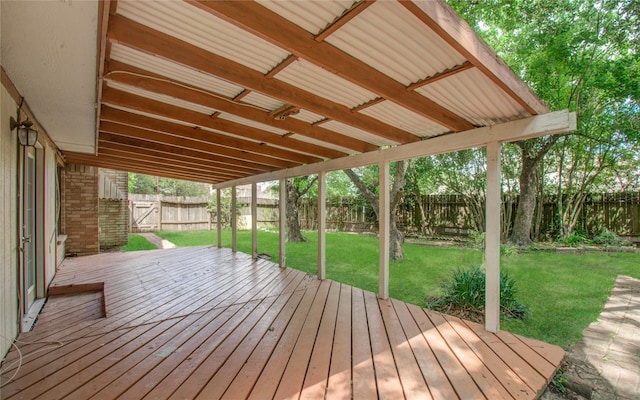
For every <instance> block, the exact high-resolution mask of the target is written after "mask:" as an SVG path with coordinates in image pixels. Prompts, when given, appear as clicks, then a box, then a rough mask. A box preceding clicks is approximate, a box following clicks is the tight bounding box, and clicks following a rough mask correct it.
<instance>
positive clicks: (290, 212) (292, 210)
mask: <svg viewBox="0 0 640 400" xmlns="http://www.w3.org/2000/svg"><path fill="white" fill-rule="evenodd" d="M285 182H286V189H287V196H286V197H287V199H286V201H287V241H288V242H289V243H300V242H306V241H307V239H305V237H304V236H302V232H301V230H300V221H299V219H298V218H299V217H298V200H299V199H300V193H299V192H298V188H297V187H296V185H294V184H293V182H292V181H291V180H289V179H286V180H285Z"/></svg>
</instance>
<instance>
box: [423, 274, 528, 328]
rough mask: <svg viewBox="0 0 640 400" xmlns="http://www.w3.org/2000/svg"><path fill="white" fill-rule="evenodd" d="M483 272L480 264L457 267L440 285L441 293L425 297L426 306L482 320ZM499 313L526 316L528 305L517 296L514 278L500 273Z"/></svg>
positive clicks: (484, 278) (520, 317) (503, 315)
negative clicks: (449, 277) (463, 267)
mask: <svg viewBox="0 0 640 400" xmlns="http://www.w3.org/2000/svg"><path fill="white" fill-rule="evenodd" d="M485 281H486V273H485V271H484V270H482V269H481V268H480V267H472V268H470V269H457V270H455V271H454V272H453V276H452V277H451V279H449V280H447V281H445V282H444V283H443V284H442V286H441V291H442V293H443V295H442V296H440V297H436V298H428V299H427V308H429V309H432V310H436V311H441V312H443V313H446V314H451V315H456V316H458V317H461V318H465V319H470V320H472V321H476V322H482V321H483V320H484V306H485V294H486V291H485ZM500 314H501V316H502V317H503V318H515V319H523V320H524V319H527V318H528V316H529V309H528V308H527V307H526V306H525V305H524V304H522V303H520V302H519V301H518V300H517V299H516V288H515V280H514V279H513V278H512V277H510V276H509V274H508V273H507V272H506V271H502V272H501V273H500Z"/></svg>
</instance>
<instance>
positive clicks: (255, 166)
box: [100, 132, 276, 173]
mask: <svg viewBox="0 0 640 400" xmlns="http://www.w3.org/2000/svg"><path fill="white" fill-rule="evenodd" d="M100 140H103V141H105V142H114V143H121V144H126V145H129V146H133V147H139V148H140V149H141V151H143V149H151V150H155V151H160V152H164V153H167V154H168V159H169V160H170V159H171V154H178V155H182V156H186V157H191V158H195V159H204V160H213V161H217V162H218V163H220V164H228V165H229V167H233V166H240V167H244V168H245V169H246V170H250V171H254V173H258V172H259V171H273V170H275V169H276V168H275V167H272V166H267V165H263V164H259V163H254V162H249V161H244V160H237V159H233V158H230V157H224V156H220V155H215V154H211V153H206V152H202V151H198V150H192V149H185V148H182V147H176V146H171V145H166V144H162V143H157V142H151V141H148V140H141V139H136V138H133V137H128V136H122V135H117V134H113V133H108V132H101V133H100Z"/></svg>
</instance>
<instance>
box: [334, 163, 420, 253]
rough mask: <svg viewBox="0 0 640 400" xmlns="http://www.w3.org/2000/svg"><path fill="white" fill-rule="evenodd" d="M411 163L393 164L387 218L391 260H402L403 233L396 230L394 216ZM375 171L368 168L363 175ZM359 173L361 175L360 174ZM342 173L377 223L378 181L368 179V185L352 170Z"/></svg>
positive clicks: (378, 210) (395, 217) (375, 167)
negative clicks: (369, 207)
mask: <svg viewBox="0 0 640 400" xmlns="http://www.w3.org/2000/svg"><path fill="white" fill-rule="evenodd" d="M410 162H411V161H397V162H395V163H394V167H395V168H394V170H395V172H394V180H393V185H392V187H391V194H390V201H391V204H390V207H389V208H390V210H391V215H390V216H389V217H390V218H389V231H390V233H389V235H390V238H389V256H390V258H391V259H392V260H400V259H403V258H404V250H403V249H402V246H403V244H404V233H403V232H402V231H401V230H400V229H398V224H397V216H396V208H397V206H398V204H399V203H400V200H401V199H402V194H403V191H404V186H405V175H406V173H407V169H408V168H409V164H410ZM375 170H377V166H370V167H369V168H368V169H365V170H364V171H362V172H364V174H363V175H365V174H367V173H368V175H369V176H371V175H372V173H373V172H374V171H375ZM362 172H361V173H362ZM344 173H345V174H347V176H348V177H349V179H351V181H352V182H353V184H354V185H355V186H356V187H357V188H358V190H359V191H360V193H362V195H363V196H364V197H365V199H366V200H367V202H368V203H369V205H370V206H371V208H372V209H373V211H374V212H375V214H376V217H377V218H378V221H379V220H380V200H379V199H380V197H379V195H378V194H377V193H376V188H377V186H378V183H377V182H378V180H377V179H375V180H372V179H369V180H368V182H369V184H367V183H366V181H365V179H363V178H362V177H361V176H360V175H359V174H358V173H357V172H356V171H354V170H353V169H345V170H344Z"/></svg>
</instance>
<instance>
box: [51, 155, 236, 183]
mask: <svg viewBox="0 0 640 400" xmlns="http://www.w3.org/2000/svg"><path fill="white" fill-rule="evenodd" d="M63 154H64V156H65V162H66V163H67V164H83V165H91V166H94V167H102V168H109V169H114V170H117V171H128V172H136V173H141V174H145V175H158V176H164V177H167V178H176V179H183V180H188V181H194V182H206V183H212V184H215V183H220V182H223V181H224V179H220V178H217V177H216V175H214V174H212V175H200V174H196V173H193V172H191V171H189V172H185V171H183V170H182V169H180V168H175V167H171V166H170V165H166V166H165V167H164V168H162V167H153V166H149V165H146V164H144V163H140V162H137V163H130V162H128V161H122V160H119V159H115V158H114V157H110V156H109V157H98V156H95V155H93V154H85V153H71V152H64V153H63Z"/></svg>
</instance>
